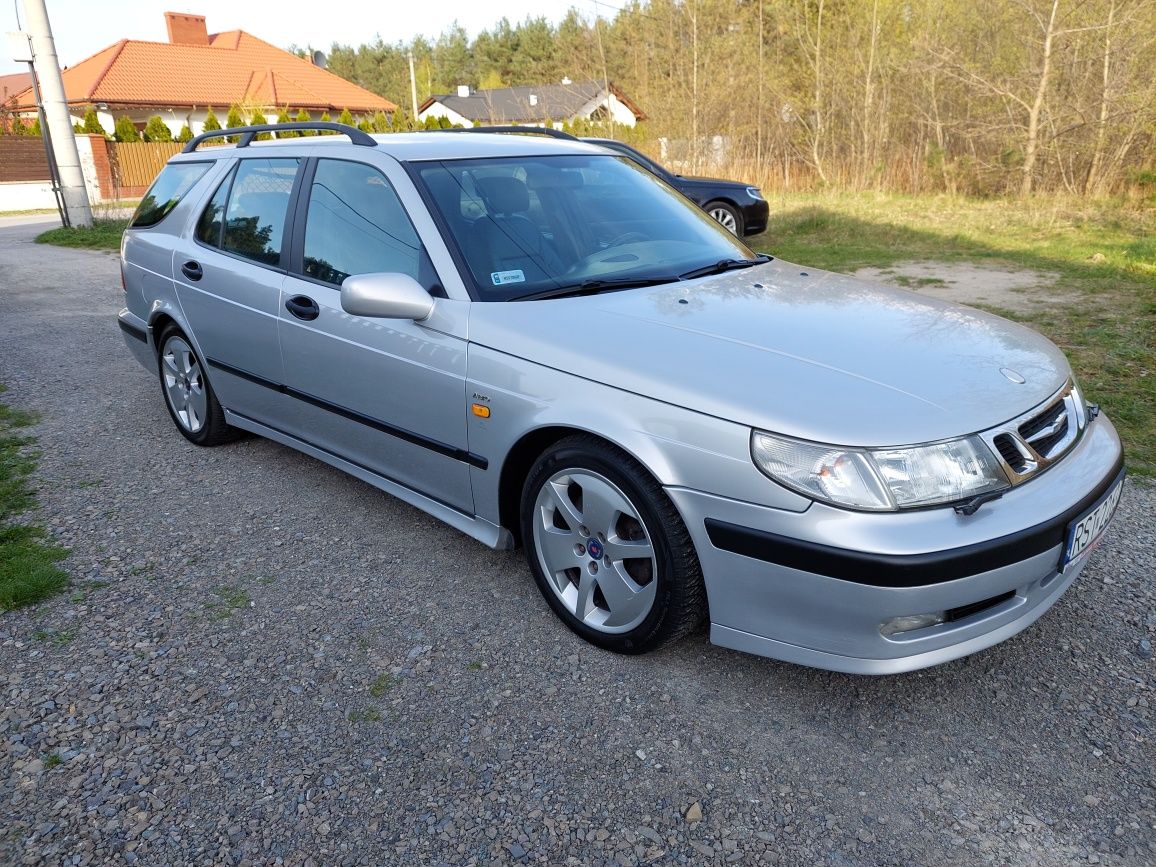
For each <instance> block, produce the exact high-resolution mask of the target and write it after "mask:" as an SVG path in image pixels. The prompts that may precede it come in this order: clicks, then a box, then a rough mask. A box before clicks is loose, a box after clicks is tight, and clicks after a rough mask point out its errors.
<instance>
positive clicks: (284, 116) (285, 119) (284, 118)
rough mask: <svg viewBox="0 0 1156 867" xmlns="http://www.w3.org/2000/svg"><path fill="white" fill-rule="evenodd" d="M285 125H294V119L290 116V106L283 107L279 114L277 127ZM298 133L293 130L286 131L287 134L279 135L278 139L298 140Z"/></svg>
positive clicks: (280, 133) (281, 133)
mask: <svg viewBox="0 0 1156 867" xmlns="http://www.w3.org/2000/svg"><path fill="white" fill-rule="evenodd" d="M284 123H293V119H292V118H291V117H290V116H289V106H287V105H283V106H281V109H280V110H279V111H278V112H277V125H278V126H280V125H281V124H284ZM297 135H298V133H296V132H294V131H293V130H285V132H279V133H277V138H297Z"/></svg>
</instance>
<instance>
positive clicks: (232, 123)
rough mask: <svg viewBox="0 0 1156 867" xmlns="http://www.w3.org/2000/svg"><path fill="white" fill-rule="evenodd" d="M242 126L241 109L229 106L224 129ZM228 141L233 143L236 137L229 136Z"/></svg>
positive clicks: (243, 120) (243, 121) (243, 122)
mask: <svg viewBox="0 0 1156 867" xmlns="http://www.w3.org/2000/svg"><path fill="white" fill-rule="evenodd" d="M244 125H245V118H244V117H243V116H242V115H241V109H239V108H238V107H237V106H235V105H231V106H229V113H228V114H227V115H226V116H225V129H236V128H237V127H239V126H244ZM228 140H229V141H231V142H234V143H235V142H236V141H237V136H235V135H231V136H229V137H228Z"/></svg>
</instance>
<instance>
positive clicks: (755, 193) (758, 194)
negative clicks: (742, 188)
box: [747, 187, 763, 201]
mask: <svg viewBox="0 0 1156 867" xmlns="http://www.w3.org/2000/svg"><path fill="white" fill-rule="evenodd" d="M747 195H748V196H750V197H751V198H752V199H758V200H759V201H762V198H763V192H762V190H760V189H759V188H758V187H747Z"/></svg>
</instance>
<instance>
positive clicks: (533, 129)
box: [418, 126, 581, 141]
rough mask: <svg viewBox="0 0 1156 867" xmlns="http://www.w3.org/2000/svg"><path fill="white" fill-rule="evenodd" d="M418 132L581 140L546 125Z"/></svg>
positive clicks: (469, 127) (472, 127)
mask: <svg viewBox="0 0 1156 867" xmlns="http://www.w3.org/2000/svg"><path fill="white" fill-rule="evenodd" d="M418 132H512V133H521V134H522V135H546V136H549V137H550V138H560V139H565V140H566V141H581V139H578V138H576V137H575V136H572V135H570V133H568V132H562V130H560V129H553V128H551V127H548V126H467V127H459V128H457V129H454V128H450V129H424V130H418Z"/></svg>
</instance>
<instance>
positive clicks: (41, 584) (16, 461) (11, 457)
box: [0, 385, 68, 611]
mask: <svg viewBox="0 0 1156 867" xmlns="http://www.w3.org/2000/svg"><path fill="white" fill-rule="evenodd" d="M3 391H4V387H3V386H2V385H0V393H3ZM35 423H36V417H35V416H34V415H32V414H31V413H27V412H23V411H21V410H15V409H12V408H11V407H9V406H8V405H6V404H4V403H2V402H0V611H9V610H11V609H13V608H20V607H21V606H24V605H31V604H32V603H34V602H38V601H40V600H41V599H44V598H45V597H46V596H51V595H52V594H53V593H57V592H59V591H60V590H63V589H64V587H65V586H66V585H67V584H68V575H66V574H65V573H64V572H63V571H61V570H60V569H59V568H58V567H57V565H56V564H57V562H58V561H60V560H62V559H64V558H65V557H66V556H68V552H67V551H65V550H64V549H62V548H58V547H56V546H54V545H48V544H45V542H44V530H43V529H41V528H40V527H38V526H36V525H32V524H17V523H14V522H13V520H12V519H13V518H15V517H16V516H17V515H19V514H21V513H23V512H26V511H28V510H29V509H31V508H32V507H33V506H34V505H35V497H34V493H33V490H32V487H31V485H30V484H29V481H28V479H29V476H30V475H31V473H32V471H33V469H35V467H36V454H35V452H33V451H32V450H31V446H32V444H33V442H34V440H33V438H32V437H30V436H27V435H26V434H24V433H23V432H22V428H26V427H29V426H30V425H33V424H35Z"/></svg>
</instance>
